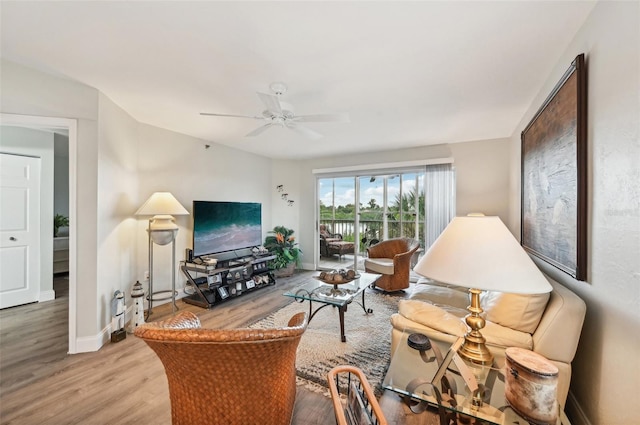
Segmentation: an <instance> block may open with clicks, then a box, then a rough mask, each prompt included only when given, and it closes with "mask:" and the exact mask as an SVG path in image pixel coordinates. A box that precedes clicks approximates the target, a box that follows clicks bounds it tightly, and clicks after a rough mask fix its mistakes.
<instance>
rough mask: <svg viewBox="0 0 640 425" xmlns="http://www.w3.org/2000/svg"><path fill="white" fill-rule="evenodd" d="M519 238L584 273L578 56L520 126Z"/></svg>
mask: <svg viewBox="0 0 640 425" xmlns="http://www.w3.org/2000/svg"><path fill="white" fill-rule="evenodd" d="M521 141H522V151H521V152H522V154H521V155H522V157H521V172H522V176H521V177H522V178H521V185H522V186H521V190H522V200H521V209H520V211H521V217H520V218H521V228H520V232H521V235H520V236H521V239H520V240H521V243H522V247H523V248H524V249H525V250H526V251H527V252H529V253H531V254H532V255H535V256H536V257H538V258H541V259H542V260H544V261H546V262H548V263H550V264H552V265H553V266H555V267H557V268H558V269H560V270H562V271H563V272H565V273H568V274H569V275H571V276H572V277H574V278H575V279H578V280H585V279H586V275H587V72H586V66H585V61H584V54H580V55H578V56H577V57H576V58H575V60H574V61H573V62H572V63H571V66H570V67H569V69H568V70H567V71H566V72H565V73H564V75H563V76H562V78H561V79H560V81H559V82H558V84H556V86H555V87H554V89H553V90H552V92H551V94H550V95H549V96H548V97H547V99H546V100H545V101H544V103H543V104H542V106H541V107H540V109H539V110H538V112H536V114H535V116H534V117H533V119H532V120H531V122H530V123H529V124H528V125H527V127H526V128H525V129H524V130H523V131H522V135H521Z"/></svg>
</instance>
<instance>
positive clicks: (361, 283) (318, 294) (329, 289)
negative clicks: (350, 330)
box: [284, 273, 380, 342]
mask: <svg viewBox="0 0 640 425" xmlns="http://www.w3.org/2000/svg"><path fill="white" fill-rule="evenodd" d="M379 277H380V275H379V274H374V273H360V275H359V277H358V278H357V279H354V280H352V281H351V282H349V283H342V284H329V283H325V282H323V281H321V280H318V279H317V277H313V278H311V279H310V280H309V281H308V282H307V283H305V284H303V285H300V286H296V287H295V288H292V289H290V290H289V291H287V292H285V293H284V296H286V297H291V298H293V299H295V300H296V301H298V302H301V303H302V302H305V301H309V322H311V319H313V316H315V315H316V313H317V312H318V311H320V310H322V309H323V308H325V307H328V306H333V307H337V308H338V312H339V316H340V340H341V341H342V342H346V341H347V337H346V336H345V334H344V313H345V312H346V311H347V306H348V305H349V304H351V303H352V302H354V301H355V302H356V303H357V304H359V305H360V306H361V307H362V309H363V310H364V311H365V313H367V314H369V313H373V310H371V309H370V308H367V307H366V304H365V300H364V293H365V289H367V288H368V287H370V286H372V285H373V283H374V282H375V281H376V280H378V278H379ZM358 295H362V302H359V301H358V300H356V297H357V296H358ZM313 303H316V304H317V305H318V306H317V308H316V309H315V310H314V309H313V307H314V305H313Z"/></svg>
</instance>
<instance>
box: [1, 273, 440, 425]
mask: <svg viewBox="0 0 640 425" xmlns="http://www.w3.org/2000/svg"><path fill="white" fill-rule="evenodd" d="M311 274H312V272H301V273H296V274H295V275H294V276H292V277H290V278H282V279H279V281H278V284H277V285H275V286H269V287H266V288H261V289H259V290H256V291H253V292H250V293H247V294H244V295H242V296H241V297H238V298H234V299H231V300H229V301H227V302H224V303H221V304H220V305H216V306H215V307H214V308H212V309H209V310H207V309H202V308H199V307H196V306H193V305H189V304H186V303H184V302H182V301H178V307H179V309H180V310H189V311H193V312H194V313H196V314H197V315H198V317H199V318H200V320H201V322H202V324H203V326H204V327H207V328H238V327H243V326H247V325H248V324H251V323H254V322H257V321H258V320H260V319H262V318H263V317H264V316H266V315H268V314H270V313H271V312H273V311H275V310H277V309H279V308H281V307H283V306H285V305H287V304H288V303H290V302H292V300H291V299H290V298H288V297H284V296H282V293H283V292H284V291H285V290H287V289H289V288H292V287H294V286H296V285H299V284H301V283H303V282H304V281H305V280H306V279H308V278H309V277H310V276H311ZM54 289H55V292H56V299H55V300H52V301H48V302H44V303H40V304H29V305H25V306H20V307H14V308H9V309H4V310H0V424H6V425H10V424H20V425H23V424H34V423H38V424H52V425H59V424H91V425H93V424H97V425H98V424H121V425H129V424H132V425H133V424H136V425H140V424H143V425H144V424H153V425H164V424H170V423H171V406H170V404H169V392H168V387H167V379H166V375H165V373H164V368H163V366H162V363H161V362H160V360H159V359H158V358H157V356H156V355H155V354H154V353H153V351H152V350H151V349H149V348H148V347H147V345H146V344H145V343H144V341H142V340H140V339H138V338H135V337H134V336H133V335H131V334H129V335H127V338H126V339H125V340H123V341H121V342H118V343H115V344H113V343H108V344H106V345H105V346H104V347H102V348H101V349H100V350H99V351H97V352H95V353H82V354H75V355H68V354H67V353H66V352H67V338H68V336H67V329H68V322H67V320H68V280H65V279H64V277H62V278H57V279H55V282H54ZM171 314H172V311H171V307H170V306H169V305H168V304H165V305H161V306H157V307H154V309H153V312H152V315H151V320H162V319H163V318H166V317H169V316H170V315H171ZM381 403H383V406H384V410H385V414H388V415H389V419H390V422H389V423H393V424H406V425H417V424H419V423H420V424H437V421H435V419H434V418H433V415H427V416H424V415H414V414H412V413H411V412H410V411H409V410H408V409H407V408H406V406H404V405H403V404H402V402H401V401H400V399H399V398H398V397H395V396H394V395H393V394H387V393H385V395H383V397H382V399H381ZM391 419H393V420H391ZM334 423H335V419H334V412H333V406H332V404H331V400H330V398H328V397H326V396H324V395H322V394H319V393H316V392H313V391H310V390H308V389H305V388H304V387H303V386H299V387H298V390H297V398H296V405H295V411H294V417H293V424H296V425H326V424H334Z"/></svg>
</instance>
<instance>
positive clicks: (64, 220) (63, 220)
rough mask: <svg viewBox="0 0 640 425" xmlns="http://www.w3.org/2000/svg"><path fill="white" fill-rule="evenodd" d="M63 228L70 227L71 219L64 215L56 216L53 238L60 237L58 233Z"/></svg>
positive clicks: (54, 218)
mask: <svg viewBox="0 0 640 425" xmlns="http://www.w3.org/2000/svg"><path fill="white" fill-rule="evenodd" d="M61 227H69V217H65V216H64V215H62V214H56V215H55V216H54V217H53V237H54V238H57V237H58V232H59V231H60V228H61Z"/></svg>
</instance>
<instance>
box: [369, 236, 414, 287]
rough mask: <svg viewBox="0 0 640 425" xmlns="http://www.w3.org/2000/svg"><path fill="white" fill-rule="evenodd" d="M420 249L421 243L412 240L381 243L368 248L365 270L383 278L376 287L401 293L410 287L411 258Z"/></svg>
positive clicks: (403, 239)
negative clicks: (378, 274)
mask: <svg viewBox="0 0 640 425" xmlns="http://www.w3.org/2000/svg"><path fill="white" fill-rule="evenodd" d="M419 248H420V243H419V242H418V241H417V240H415V239H411V238H394V239H388V240H386V241H382V242H379V243H377V244H375V245H371V246H370V247H369V248H367V253H368V255H369V258H365V260H364V268H365V271H366V272H369V273H380V274H381V275H382V276H381V277H380V278H379V279H378V280H377V281H376V283H375V286H376V287H378V288H380V289H382V290H383V291H387V292H393V291H400V290H402V289H406V288H408V287H409V272H410V271H411V257H412V256H413V254H414V253H415V252H416V251H417V250H418V249H419Z"/></svg>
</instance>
